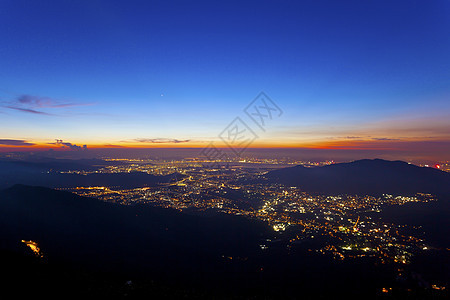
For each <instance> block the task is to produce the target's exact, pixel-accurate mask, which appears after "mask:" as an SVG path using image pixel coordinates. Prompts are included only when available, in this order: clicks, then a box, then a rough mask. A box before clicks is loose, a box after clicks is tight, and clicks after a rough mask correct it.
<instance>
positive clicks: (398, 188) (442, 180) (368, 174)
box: [265, 159, 450, 195]
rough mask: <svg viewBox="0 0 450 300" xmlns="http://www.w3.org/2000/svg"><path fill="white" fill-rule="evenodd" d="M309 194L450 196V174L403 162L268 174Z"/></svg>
mask: <svg viewBox="0 0 450 300" xmlns="http://www.w3.org/2000/svg"><path fill="white" fill-rule="evenodd" d="M265 177H266V178H267V179H268V180H269V181H272V182H276V183H281V184H285V185H287V186H296V187H299V188H301V189H303V190H305V191H308V192H320V193H347V194H350V193H356V194H383V193H389V194H415V193H432V194H439V195H440V194H444V195H449V194H450V174H449V173H447V172H443V171H440V170H437V169H432V168H425V167H418V166H416V165H412V164H409V163H406V162H403V161H387V160H382V159H373V160H371V159H364V160H357V161H353V162H349V163H338V164H332V165H328V166H323V167H315V168H306V167H303V166H295V167H291V168H284V169H279V170H274V171H271V172H269V173H267V174H266V175H265Z"/></svg>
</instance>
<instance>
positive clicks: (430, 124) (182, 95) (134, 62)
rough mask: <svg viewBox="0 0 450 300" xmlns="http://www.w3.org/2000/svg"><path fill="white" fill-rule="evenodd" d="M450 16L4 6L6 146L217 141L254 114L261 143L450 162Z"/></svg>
mask: <svg viewBox="0 0 450 300" xmlns="http://www.w3.org/2000/svg"><path fill="white" fill-rule="evenodd" d="M449 15H450V2H449V1H444V0H442V1H441V0H437V1H411V0H409V1H334V0H333V1H242V0H241V1H221V2H219V1H205V2H200V1H21V0H13V1H9V0H3V1H1V2H0V151H14V150H24V149H25V150H27V149H33V150H36V149H38V148H42V149H46V148H55V147H56V148H58V147H61V146H63V144H62V143H68V144H70V145H75V144H76V145H79V146H82V145H87V148H88V149H89V148H101V147H116V146H122V147H204V146H205V145H207V144H208V143H209V142H210V141H215V142H216V143H219V144H220V142H221V140H220V138H219V137H218V135H219V134H220V133H221V132H222V131H223V130H224V128H226V127H227V125H228V124H229V123H230V122H231V121H232V120H233V119H235V118H236V117H241V119H242V120H243V121H244V122H246V123H247V124H248V126H250V127H251V128H252V129H253V130H254V131H255V133H256V134H257V135H258V139H257V140H255V141H254V143H253V144H252V145H251V147H277V148H279V147H294V148H295V147H298V148H304V147H306V148H322V149H324V148H325V149H366V150H367V149H369V150H377V149H378V150H380V151H381V150H382V151H399V150H405V149H411V148H414V149H415V150H417V151H426V152H427V153H435V155H436V157H437V158H441V157H442V158H443V156H442V155H443V153H444V154H445V153H447V154H448V153H450V130H449V128H450V55H449V53H450V38H449V37H450V18H449ZM262 91H263V92H265V93H266V94H267V95H268V96H269V97H270V98H271V99H272V100H273V102H274V103H276V104H277V105H278V106H279V108H280V109H281V110H282V111H283V113H282V115H281V116H279V117H276V118H273V120H270V122H268V124H267V126H266V128H265V131H262V130H261V129H260V128H258V127H257V126H256V125H255V124H254V123H252V121H251V120H250V119H248V116H246V114H245V112H244V109H245V108H246V106H247V105H248V104H249V103H250V102H251V101H252V100H253V99H254V98H255V97H256V96H257V95H258V94H259V93H260V92H262ZM56 140H59V141H56ZM61 140H62V141H61ZM66 148H67V147H66ZM438 156H439V157H438Z"/></svg>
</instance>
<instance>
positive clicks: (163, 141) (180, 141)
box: [135, 138, 191, 144]
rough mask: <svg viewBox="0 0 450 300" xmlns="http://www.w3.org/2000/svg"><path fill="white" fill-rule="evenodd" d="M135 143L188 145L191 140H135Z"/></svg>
mask: <svg viewBox="0 0 450 300" xmlns="http://www.w3.org/2000/svg"><path fill="white" fill-rule="evenodd" d="M135 141H136V142H140V143H157V144H162V143H172V144H179V143H188V142H190V141H191V140H177V139H168V138H156V139H135Z"/></svg>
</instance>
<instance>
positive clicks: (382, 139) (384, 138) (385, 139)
mask: <svg viewBox="0 0 450 300" xmlns="http://www.w3.org/2000/svg"><path fill="white" fill-rule="evenodd" d="M372 140H374V141H399V140H400V139H391V138H386V137H381V138H372Z"/></svg>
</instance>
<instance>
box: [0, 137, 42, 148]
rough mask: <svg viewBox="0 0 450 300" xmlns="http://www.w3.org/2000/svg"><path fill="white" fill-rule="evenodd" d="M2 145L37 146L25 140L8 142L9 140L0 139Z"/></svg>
mask: <svg viewBox="0 0 450 300" xmlns="http://www.w3.org/2000/svg"><path fill="white" fill-rule="evenodd" d="M0 145H7V146H33V145H35V144H33V143H29V142H27V141H25V140H7V139H0Z"/></svg>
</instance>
